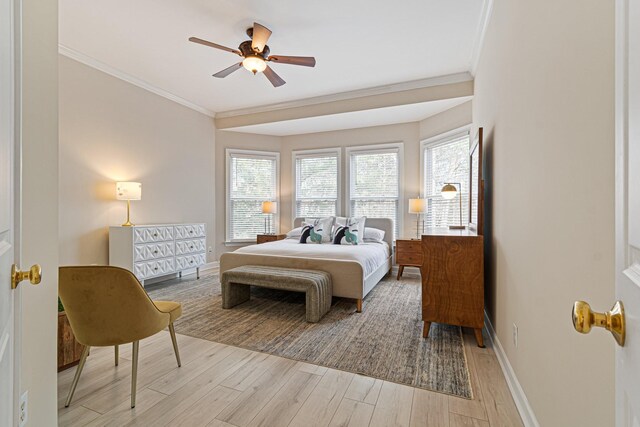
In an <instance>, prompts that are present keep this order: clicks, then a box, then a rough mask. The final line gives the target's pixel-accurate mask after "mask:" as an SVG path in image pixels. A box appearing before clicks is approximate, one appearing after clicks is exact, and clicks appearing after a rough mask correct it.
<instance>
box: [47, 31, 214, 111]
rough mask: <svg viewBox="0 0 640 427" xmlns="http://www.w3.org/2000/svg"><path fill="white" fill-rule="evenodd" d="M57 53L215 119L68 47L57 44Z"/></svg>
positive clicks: (179, 99) (188, 104)
mask: <svg viewBox="0 0 640 427" xmlns="http://www.w3.org/2000/svg"><path fill="white" fill-rule="evenodd" d="M58 53H59V54H60V55H63V56H66V57H67V58H71V59H73V60H74V61H78V62H80V63H82V64H84V65H86V66H88V67H91V68H95V69H96V70H99V71H102V72H103V73H106V74H109V75H110V76H113V77H115V78H118V79H120V80H124V81H125V82H127V83H130V84H132V85H134V86H138V87H139V88H142V89H144V90H147V91H149V92H151V93H154V94H156V95H158V96H161V97H163V98H166V99H168V100H170V101H173V102H176V103H178V104H180V105H183V106H185V107H187V108H190V109H192V110H194V111H197V112H199V113H202V114H205V115H207V116H209V117H215V113H214V112H213V111H210V110H208V109H206V108H204V107H201V106H200V105H196V104H194V103H193V102H191V101H187V100H186V99H184V98H181V97H179V96H177V95H174V94H172V93H170V92H167V91H166V90H163V89H160V88H158V87H156V86H154V85H152V84H150V83H147V82H145V81H144V80H141V79H139V78H137V77H133V76H132V75H130V74H127V73H125V72H123V71H120V70H118V69H116V68H113V67H111V66H110V65H107V64H105V63H104V62H101V61H98V60H97V59H95V58H92V57H91V56H89V55H85V54H84V53H82V52H78V51H77V50H75V49H71V48H70V47H67V46H65V45H63V44H58Z"/></svg>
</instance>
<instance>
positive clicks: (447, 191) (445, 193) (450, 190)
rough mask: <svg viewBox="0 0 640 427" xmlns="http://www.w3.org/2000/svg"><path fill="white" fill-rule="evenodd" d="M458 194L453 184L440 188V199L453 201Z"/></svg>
mask: <svg viewBox="0 0 640 427" xmlns="http://www.w3.org/2000/svg"><path fill="white" fill-rule="evenodd" d="M457 192H458V189H457V188H456V186H455V185H453V184H445V186H444V187H442V191H441V194H442V197H444V198H445V199H453V198H454V197H456V193H457Z"/></svg>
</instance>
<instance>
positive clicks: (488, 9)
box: [469, 0, 493, 77]
mask: <svg viewBox="0 0 640 427" xmlns="http://www.w3.org/2000/svg"><path fill="white" fill-rule="evenodd" d="M492 12H493V0H484V1H483V2H482V13H481V14H480V22H478V29H477V32H476V42H475V44H474V46H473V51H472V52H471V59H470V60H469V72H470V73H471V75H472V76H474V77H475V75H476V71H477V69H478V62H480V54H481V53H482V48H483V46H484V38H485V36H486V35H487V28H489V21H490V20H491V14H492Z"/></svg>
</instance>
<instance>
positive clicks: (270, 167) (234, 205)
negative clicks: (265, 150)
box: [227, 152, 278, 241]
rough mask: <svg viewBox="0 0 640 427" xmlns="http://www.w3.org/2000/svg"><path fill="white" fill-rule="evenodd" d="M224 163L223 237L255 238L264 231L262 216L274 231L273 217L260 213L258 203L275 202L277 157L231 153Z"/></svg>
mask: <svg viewBox="0 0 640 427" xmlns="http://www.w3.org/2000/svg"><path fill="white" fill-rule="evenodd" d="M227 164H228V167H229V177H228V181H227V183H228V184H227V185H228V202H229V205H228V206H227V216H228V221H227V240H228V241H242V240H255V238H256V234H259V233H263V232H264V227H265V222H264V221H265V218H267V220H268V221H270V222H271V224H270V225H269V227H270V229H271V230H272V231H273V230H275V222H276V221H275V217H274V215H268V216H267V215H266V214H263V213H262V202H263V201H277V200H276V197H277V191H276V185H277V168H278V159H277V156H276V155H254V154H248V153H240V152H232V153H229V154H228V163H227Z"/></svg>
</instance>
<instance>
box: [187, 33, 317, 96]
mask: <svg viewBox="0 0 640 427" xmlns="http://www.w3.org/2000/svg"><path fill="white" fill-rule="evenodd" d="M247 35H248V36H249V37H250V38H251V40H246V41H243V42H242V43H240V46H238V49H231V48H230V47H226V46H222V45H219V44H217V43H213V42H210V41H207V40H203V39H199V38H197V37H189V41H190V42H194V43H199V44H201V45H205V46H209V47H213V48H216V49H220V50H224V51H227V52H231V53H235V54H236V55H238V56H241V57H242V58H244V59H243V60H242V62H239V63H237V64H234V65H232V66H231V67H228V68H225V69H224V70H222V71H219V72H217V73H215V74H214V75H213V77H218V78H224V77H227V76H228V75H229V74H231V73H233V72H234V71H236V70H238V69H240V67H244V68H246V69H247V70H249V71H251V72H252V73H253V74H257V73H261V72H264V75H265V76H266V77H267V79H269V81H270V82H271V84H272V85H273V86H275V87H279V86H282V85H283V84H285V83H286V82H285V81H284V80H282V78H281V77H280V76H279V75H277V74H276V72H275V71H273V70H272V69H271V67H269V66H268V65H267V62H273V63H276V64H277V63H282V64H290V65H302V66H305V67H315V65H316V59H315V58H314V57H312V56H282V55H269V52H270V49H269V46H267V41H268V40H269V37H270V36H271V30H269V29H268V28H267V27H265V26H264V25H260V24H258V23H257V22H254V23H253V27H251V28H247Z"/></svg>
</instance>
